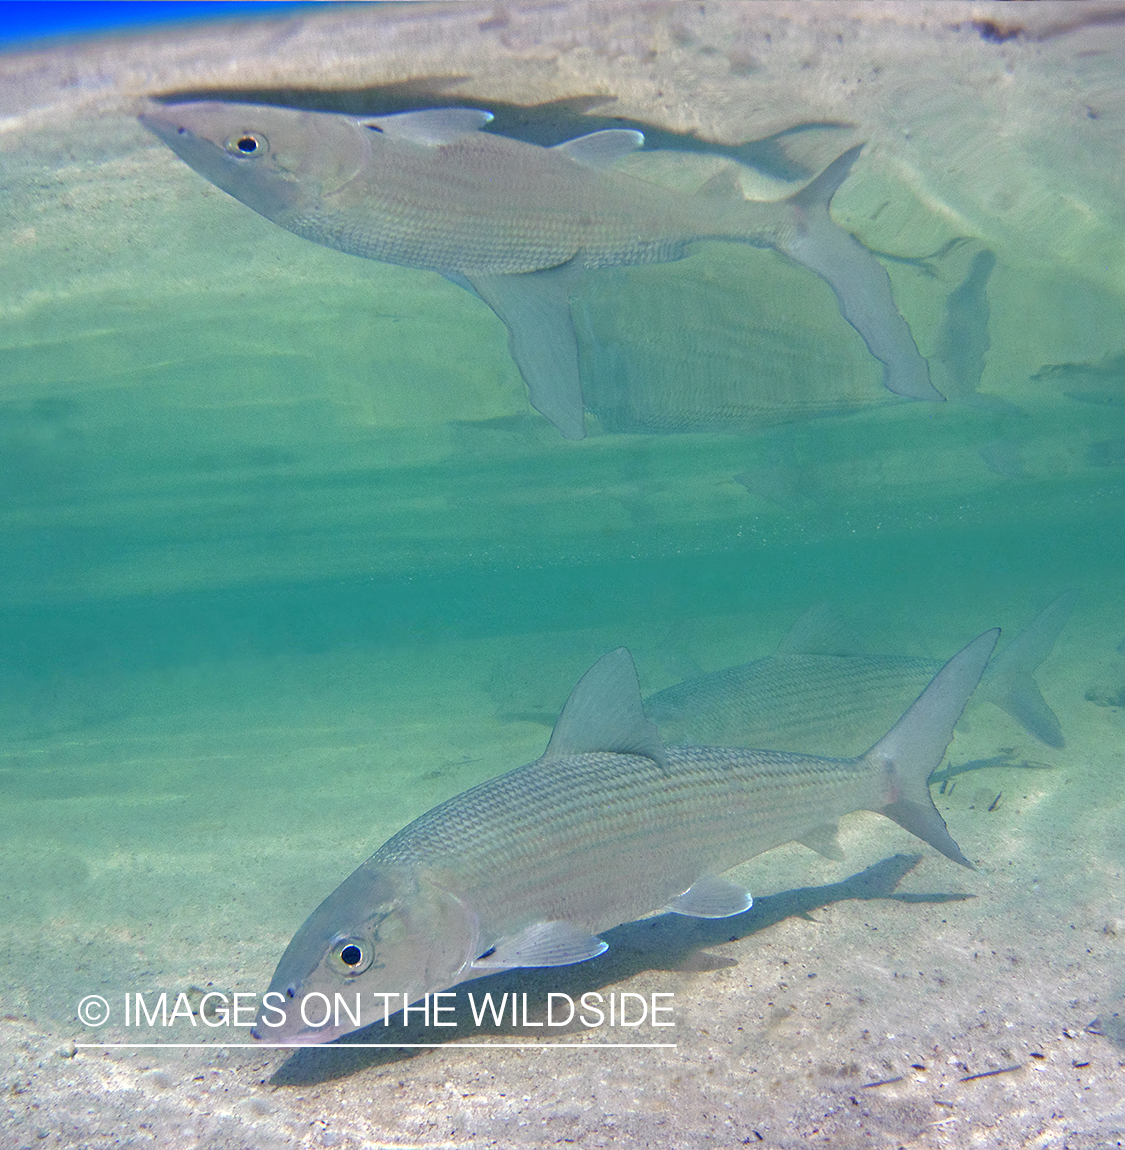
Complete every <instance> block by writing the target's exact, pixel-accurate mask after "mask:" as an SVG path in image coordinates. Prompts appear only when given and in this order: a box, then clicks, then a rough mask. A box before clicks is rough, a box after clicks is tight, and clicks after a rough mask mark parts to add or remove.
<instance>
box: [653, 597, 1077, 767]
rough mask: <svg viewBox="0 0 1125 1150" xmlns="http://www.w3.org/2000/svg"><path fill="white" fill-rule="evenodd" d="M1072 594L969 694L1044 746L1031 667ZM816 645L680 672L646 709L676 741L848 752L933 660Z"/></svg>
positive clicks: (1059, 739) (1055, 725) (1046, 720)
mask: <svg viewBox="0 0 1125 1150" xmlns="http://www.w3.org/2000/svg"><path fill="white" fill-rule="evenodd" d="M1076 598H1077V594H1076V592H1073V591H1067V592H1064V593H1063V594H1062V595H1060V596H1059V597H1058V598H1057V599H1055V600H1053V601H1052V602H1051V603H1050V604H1049V605H1048V606H1047V607H1045V608H1044V609H1043V611H1042V612H1041V613H1040V614H1039V616H1038V617H1037V618H1036V619H1035V621H1034V622H1033V623H1032V624H1031V626H1029V627H1028V628H1027V630H1025V631H1023V632H1021V633H1020V634H1019V635H1017V636H1016V637H1015V638H1014V639H1012V640H1011V642H1009V643H1008V644H1007V646H1005V647H1004V649H1003V650H1002V651H1001V652H1000V653H999V654H998V655H997V656H996V658H995V659H993V660H992V661H991V662H990V663H989V665H988V668H987V669H986V671H985V673H984V677H983V678H982V680H981V685H980V688H979V689H978V690H977V692H976V693H975V695H974V696H973V699H974V702H976V701H977V700H983V701H987V702H990V703H994V704H995V705H996V706H998V707H1000V708H1002V709H1003V710H1005V711H1007V712H1008V713H1009V714H1010V715H1012V717H1013V718H1015V719H1016V720H1017V721H1018V722H1019V723H1021V724H1022V725H1023V727H1024V728H1025V729H1026V730H1027V731H1028V732H1030V733H1031V734H1032V735H1034V736H1035V737H1036V738H1037V739H1039V740H1040V741H1041V742H1043V743H1046V744H1047V745H1048V746H1052V747H1061V746H1063V734H1062V730H1061V728H1060V726H1059V721H1058V719H1057V718H1056V717H1055V713H1054V712H1053V711H1052V710H1051V708H1050V707H1049V706H1048V705H1047V702H1046V701H1045V700H1044V698H1043V696H1042V695H1041V694H1040V692H1039V687H1038V685H1037V684H1036V682H1035V679H1034V678H1033V672H1034V671H1035V669H1036V668H1037V667H1038V666H1039V664H1040V663H1042V662H1043V660H1044V659H1045V658H1046V657H1047V656H1048V655H1049V654H1050V652H1051V649H1052V647H1053V646H1054V643H1055V639H1056V638H1058V635H1059V632H1060V631H1061V630H1062V628H1063V626H1064V625H1065V624H1066V621H1067V619H1068V618H1069V617H1070V612H1071V610H1072V608H1073V607H1074V602H1075V599H1076ZM802 622H803V620H802ZM800 625H801V624H798V625H797V626H798V627H799V626H800ZM816 645H817V644H816V641H815V639H814V640H813V641H812V642H811V643H807V644H800V643H798V644H783V649H782V650H779V651H778V652H777V653H776V654H774V655H769V656H767V657H766V658H764V659H756V660H754V661H753V662H750V663H743V664H740V665H739V666H736V667H727V668H725V669H723V670H721V671H713V672H711V673H709V674H704V675H697V676H695V677H693V678H690V679H686V680H685V681H684V682H682V683H677V684H676V685H675V686H673V687H668V688H666V689H665V690H663V691H657V692H656V693H655V694H653V695H650V696H649V697H648V698H647V699H646V700H645V712H646V714H647V715H648V716H649V718H651V719H652V721H653V722H654V723H656V724H657V726H658V727H659V728H660V730H661V733H662V734H663V735H664V736H665V737H666V738H668V739H671V740H673V741H675V742H683V743H689V744H695V745H709V744H713V743H737V744H738V745H740V746H745V745H751V746H769V747H784V748H785V749H786V750H798V751H805V750H809V749H812V748H814V747H815V748H816V749H817V750H820V751H825V750H828V751H830V752H831V753H833V754H847V753H849V752H850V751H851V750H853V749H854V748H857V747H859V748H862V747H865V746H869V745H870V742H871V740H872V739H874V738H875V737H877V735H878V733H879V731H881V730H885V729H886V726H887V723H889V722H891V721H892V720H893V718H894V716H895V715H897V714H898V713H899V711H900V710H901V709H902V707H903V706H904V705H905V703H906V701H908V700H909V699H910V698H911V697H913V696H914V695H916V694H917V693H918V692H919V691H920V690H921V689H922V687H923V686H924V685H925V684H926V683H927V682H928V681H929V680H930V679H931V678H932V677H933V675H934V673H935V672H936V671H937V670H938V668H939V667H940V665H941V664H940V662H939V661H938V660H936V659H926V658H920V657H916V656H913V655H851V654H848V655H839V654H822V653H818V652H817V651H816V650H813V649H811V648H815V647H816ZM820 650H821V651H823V650H824V648H823V647H821V648H820Z"/></svg>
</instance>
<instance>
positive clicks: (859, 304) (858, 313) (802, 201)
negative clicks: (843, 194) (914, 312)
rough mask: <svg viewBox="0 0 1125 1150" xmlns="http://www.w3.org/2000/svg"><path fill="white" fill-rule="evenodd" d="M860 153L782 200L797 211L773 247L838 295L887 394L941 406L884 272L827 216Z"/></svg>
mask: <svg viewBox="0 0 1125 1150" xmlns="http://www.w3.org/2000/svg"><path fill="white" fill-rule="evenodd" d="M862 148H863V145H862V144H859V145H857V146H856V147H854V148H851V149H849V150H848V151H846V152H845V153H844V154H843V155H842V156H838V157H837V158H836V159H835V160H833V161H832V163H830V164H829V165H828V167H827V168H825V169H824V171H823V172H821V173H820V175H819V176H817V177H816V179H814V180H813V181H812V183H810V184H807V185H806V186H805V187H803V188H802V189H801V190H800V191H799V192H797V194H796V195H793V196H790V197H789V199H788V200H786V201H784V202H785V203H787V204H788V205H789V206H790V207H791V208H792V209H793V227H792V229H791V230H790V229H787V233H788V234H785V235H783V236H781V237H779V239H778V241H777V242H776V243H775V245H774V246H775V247H777V249H778V250H779V251H782V252H784V253H785V254H786V255H787V256H788V257H789V258H790V259H791V260H795V261H796V262H797V263H799V264H803V265H804V266H805V267H807V268H808V269H809V270H810V271H814V272H816V274H817V275H818V276H820V278H821V279H822V280H824V281H825V282H826V283H827V284H828V286H829V287H830V288H831V289H832V290H833V291H834V292H835V293H836V299H837V300H838V301H839V303H840V311H841V312H842V313H843V316H844V319H846V320H847V321H848V323H850V324H851V325H852V327H854V328H855V329H856V331H858V332H859V334H860V335H861V336H862V337H863V342H864V343H865V344H867V350H868V351H870V352H871V354H872V355H873V356H874V357H875V358H876V359H877V360H879V362H880V363H882V365H883V368H884V373H883V383H884V384H885V385H886V388H887V390H888V391H893V392H894V393H895V394H896V395H904V396H907V397H908V398H909V399H928V400H931V401H935V402H941V401H942V400H943V399H944V398H945V397H944V396H943V395H942V394H941V392H940V391H938V389H937V388H936V387H934V385H933V384H932V383H931V382H930V368H929V365H928V364H927V363H926V361H925V360H924V359H923V358H922V356H921V353H920V352H919V351H918V345H917V344H916V343H915V342H914V337H913V336H912V335H911V334H910V328H909V327H908V326H907V323H906V320H904V319H903V318H902V316H901V315H900V314H899V311H898V308H897V307H895V301H894V296H893V294H892V293H891V280H890V277H889V276H888V275H887V272H886V269H885V268H884V267H883V265H882V264H881V263H879V261H878V260H877V259H876V258H875V256H874V255H873V254H872V253H871V252H870V251H869V250H868V249H867V248H865V247H864V246H863V244H861V243H860V242H859V240H857V239H856V238H855V236H853V235H852V234H851V233H850V232H846V231H844V229H843V228H841V227H839V226H838V225H837V224H836V223H835V222H834V221H833V219H832V217H831V216H830V215H829V214H828V205H829V204H830V203H831V201H832V197H833V195H835V193H836V189H837V188H838V187H839V186H840V185H841V184H842V183H843V182H844V179H845V178H846V177H847V175H848V172H850V171H851V167H852V164H854V163H855V161H856V157H857V156H858V155H859V153H860V151H861V150H862Z"/></svg>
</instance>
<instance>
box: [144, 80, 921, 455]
mask: <svg viewBox="0 0 1125 1150" xmlns="http://www.w3.org/2000/svg"><path fill="white" fill-rule="evenodd" d="M490 119H491V116H490V115H489V114H488V113H485V112H480V111H475V110H473V109H468V108H439V109H431V110H426V111H416V112H405V113H399V114H397V115H393V116H382V117H379V118H377V119H373V120H356V119H353V118H352V117H349V116H337V115H332V114H329V113H323V112H301V111H297V110H295V109H289V108H268V107H261V106H257V105H248V104H222V103H217V102H193V103H186V104H177V105H168V106H159V107H153V108H152V109H150V110H149V111H147V112H145V113H144V114H142V115H141V117H140V120H141V122H142V123H143V124H144V125H145V126H146V127H148V128H149V129H150V130H151V131H152V132H154V133H155V134H156V135H157V136H159V137H160V139H162V140H163V141H164V142H165V143H166V144H167V145H168V146H169V147H170V148H171V149H172V150H173V151H174V152H176V154H177V155H179V156H180V157H182V158H183V159H184V160H185V161H186V162H187V163H188V164H190V165H191V166H192V167H193V168H194V169H195V170H196V171H198V172H200V173H201V174H202V175H204V176H206V177H207V179H209V180H210V181H211V182H212V183H214V184H216V185H217V186H218V187H220V188H222V189H223V190H224V191H226V192H229V193H230V194H231V195H232V196H234V197H235V198H237V199H239V200H241V201H242V202H243V203H244V204H246V205H247V206H248V207H250V208H252V209H253V210H254V211H256V212H258V213H259V214H260V215H263V216H265V217H266V218H267V219H270V220H272V221H273V222H274V223H276V224H278V225H279V226H281V227H283V228H287V229H288V230H290V231H292V232H296V233H297V234H298V235H301V236H304V237H305V238H306V239H309V240H311V241H313V242H314V243H318V244H324V245H326V246H328V247H332V248H336V249H338V250H340V251H343V252H347V253H348V254H350V255H356V256H362V257H364V258H367V259H376V260H382V261H384V262H386V263H393V264H400V265H403V266H406V267H413V268H422V269H425V270H428V271H436V272H440V273H441V274H442V275H445V276H446V277H447V278H449V279H450V280H452V281H453V282H454V283H456V284H458V285H459V286H460V287H463V288H466V289H467V290H469V291H472V292H473V293H474V294H475V295H476V296H477V297H478V298H479V299H480V300H482V301H483V302H484V303H486V304H487V305H488V306H489V307H490V308H491V309H492V310H493V312H494V313H495V314H496V315H497V316H498V317H499V318H500V319H501V320H502V321H503V323H504V325H505V326H506V327H507V329H508V335H509V346H510V350H511V353H512V358H513V359H514V360H515V362H516V365H517V367H518V368H519V370H520V373H521V374H522V375H523V378H524V382H525V383H526V384H527V388H528V394H529V398H530V400H531V404H532V406H533V407H535V408H536V409H537V410H538V411H540V412H542V413H543V414H544V415H545V416H546V417H547V418H548V419H550V420H551V421H552V422H553V423H554V424H555V426H556V427H557V428H558V429H559V431H560V432H561V433H562V434H563V435H564V436H565V437H567V438H568V439H581V438H583V437H584V436H585V434H586V423H585V410H586V402H585V397H584V395H583V391H582V377H581V369H580V364H579V354H578V343H577V337H576V335H575V329H574V318H573V315H572V311H571V299H572V296H573V294H574V290H575V288H576V285H577V277H578V275H579V274H580V273H582V272H583V271H585V270H586V269H597V268H605V267H611V266H615V265H621V264H647V263H654V262H664V261H668V260H678V259H681V258H682V257H684V256H685V255H687V254H688V252H689V249H690V247H691V245H692V244H693V243H695V242H696V241H698V240H713V239H718V240H728V241H732V242H737V243H744V244H750V245H752V246H755V247H772V248H774V249H776V250H777V251H779V252H781V253H783V254H784V255H786V256H788V257H789V258H790V259H792V260H794V261H796V262H797V263H799V264H802V265H804V266H805V267H807V268H809V269H810V270H811V271H813V272H815V273H816V274H817V275H818V276H820V277H821V279H823V280H825V282H827V283H828V284H829V285H830V286H831V287H832V290H833V292H835V294H836V298H837V301H838V302H839V305H840V312H841V314H842V315H843V316H844V318H845V319H846V320H847V321H848V322H849V323H850V324H851V325H852V327H854V328H855V330H856V331H857V332H858V333H859V334H860V336H862V338H863V340H864V342H865V343H866V345H867V348H868V350H869V351H870V352H871V354H872V355H873V356H875V358H876V359H878V360H879V361H880V362H881V363H882V364H883V367H884V383H885V385H886V387H887V388H888V390H890V391H893V392H895V393H897V394H899V395H903V396H908V397H909V398H911V399H925V400H932V401H940V400H941V399H942V398H943V397H942V395H941V393H940V392H938V390H937V389H936V388H935V387H934V386H933V384H932V383H931V382H930V375H929V367H928V365H927V364H926V361H925V360H924V359H923V358H922V356H921V355H920V354H919V352H918V347H917V345H916V344H915V342H914V337H913V336H912V335H911V332H910V328H909V326H908V325H907V323H906V321H905V320H904V319H903V317H902V316H901V315H900V314H899V311H898V309H897V307H896V306H895V302H894V297H893V293H892V290H891V282H890V278H889V277H888V275H887V273H886V270H885V269H884V268H883V267H882V265H881V264H880V263H879V261H878V260H877V259H876V258H875V257H874V255H873V254H872V253H871V252H870V251H869V250H868V249H867V248H865V247H864V246H863V245H862V244H861V243H860V242H859V241H858V240H857V239H856V238H855V237H854V236H852V235H851V234H850V233H848V232H846V231H844V229H843V228H840V227H838V226H837V225H836V224H835V222H834V221H833V220H832V218H831V215H830V214H829V211H828V208H829V204H830V203H831V200H832V196H833V195H834V194H835V191H836V189H837V188H838V187H839V186H840V184H841V183H842V182H843V181H844V180H845V179H846V178H847V176H848V173H849V172H850V171H851V167H852V165H853V163H854V162H855V160H856V159H857V157H858V156H859V152H860V147H859V146H856V147H854V148H851V149H849V150H848V151H847V152H845V153H844V154H843V155H841V156H839V157H837V158H836V159H835V160H834V161H833V162H832V163H831V164H829V165H828V167H827V168H825V169H824V171H823V172H821V173H820V175H819V176H817V177H816V179H814V180H813V181H812V182H811V183H809V184H808V185H806V186H805V187H804V188H802V189H801V191H799V192H797V193H796V194H795V195H792V196H790V197H789V198H788V199H784V200H779V201H776V202H759V201H753V200H747V199H746V198H745V197H744V196H743V194H742V188H741V184H740V182H739V179H738V176H737V170H736V169H735V168H734V167H733V166H732V167H730V168H728V169H726V170H724V171H721V172H719V173H718V174H717V175H716V176H714V177H712V179H711V180H709V181H708V182H707V183H706V184H705V185H704V186H703V188H701V189H700V191H699V192H698V193H697V194H695V195H685V194H683V193H681V192H678V191H675V190H673V189H671V188H667V187H662V186H661V185H659V184H655V183H653V182H651V181H648V180H643V179H637V178H634V177H633V176H632V175H629V174H627V173H623V172H616V171H612V170H611V169H612V167H613V164H614V162H615V161H616V160H618V159H620V158H621V157H622V156H624V155H625V154H627V153H628V152H630V151H633V150H634V149H636V148H637V147H639V146H640V145H641V144H642V143H643V141H644V137H643V136H642V135H641V134H640V133H639V132H633V131H628V130H622V129H610V130H608V131H603V132H593V133H591V134H590V135H588V136H581V137H579V138H578V139H576V140H568V141H566V142H565V143H563V144H559V145H557V146H556V147H553V148H541V147H537V146H536V145H534V144H527V143H523V142H521V141H518V140H511V139H507V138H506V137H504V136H499V135H494V134H492V133H486V132H481V131H480V129H481V128H483V127H484V125H485V124H486V123H487V122H488V121H489V120H490ZM757 270H758V271H759V273H760V270H761V268H760V265H759V267H758V269H757Z"/></svg>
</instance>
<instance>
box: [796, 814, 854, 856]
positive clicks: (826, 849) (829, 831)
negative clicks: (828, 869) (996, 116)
mask: <svg viewBox="0 0 1125 1150" xmlns="http://www.w3.org/2000/svg"><path fill="white" fill-rule="evenodd" d="M839 831H840V828H839V826H837V824H836V823H821V825H820V826H818V827H813V829H812V830H811V831H807V832H806V833H805V834H803V835H801V837H800V838H799V839H798V840H797V842H799V843H800V844H801V845H802V846H806V847H808V848H809V850H811V851H816V853H817V854H818V855H824V857H825V858H826V859H835V860H836V861H837V862H839V861H840V860H841V859H842V858H843V857H844V852H843V850H842V849H841V847H840V840H839V839H838V838H837V837H836V836H837V834H838V833H839Z"/></svg>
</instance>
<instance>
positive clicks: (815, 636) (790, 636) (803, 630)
mask: <svg viewBox="0 0 1125 1150" xmlns="http://www.w3.org/2000/svg"><path fill="white" fill-rule="evenodd" d="M860 649H861V644H860V642H859V641H858V640H857V639H856V638H855V637H854V636H853V635H852V633H851V630H850V628H849V627H848V626H847V624H846V623H845V622H844V620H843V619H842V618H841V617H840V614H839V612H838V611H837V610H836V609H835V608H834V607H832V606H831V605H830V604H828V603H818V604H817V605H816V606H815V607H810V608H809V609H808V610H807V611H806V612H805V613H804V614H803V615H802V616H801V617H800V618H799V619H798V620H797V621H796V623H794V624H793V626H792V627H790V628H789V631H788V633H787V634H786V636H785V638H784V639H782V640H781V642H780V643H779V644H778V647H777V650H776V651H775V652H774V654H775V655H856V654H858V653H859V651H860Z"/></svg>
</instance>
